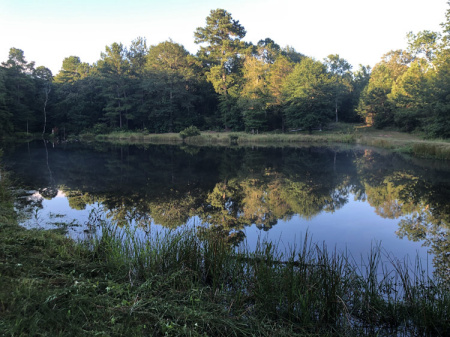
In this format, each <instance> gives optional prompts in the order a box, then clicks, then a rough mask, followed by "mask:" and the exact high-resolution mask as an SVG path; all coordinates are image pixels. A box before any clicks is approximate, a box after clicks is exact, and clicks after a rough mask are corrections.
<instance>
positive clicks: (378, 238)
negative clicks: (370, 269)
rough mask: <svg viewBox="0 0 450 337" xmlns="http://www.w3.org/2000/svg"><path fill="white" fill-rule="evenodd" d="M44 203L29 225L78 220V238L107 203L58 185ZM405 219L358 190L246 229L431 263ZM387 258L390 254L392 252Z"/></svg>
mask: <svg viewBox="0 0 450 337" xmlns="http://www.w3.org/2000/svg"><path fill="white" fill-rule="evenodd" d="M32 197H33V198H39V195H38V193H34V194H33V196H32ZM42 206H43V209H42V210H40V211H39V212H38V218H37V219H36V218H32V219H30V220H28V221H26V222H25V223H24V224H23V225H24V226H25V227H27V228H31V227H38V228H44V229H50V228H55V226H54V225H51V223H54V222H66V223H70V222H72V221H74V223H76V225H75V226H70V227H69V228H68V235H69V236H71V237H72V238H74V239H83V238H85V237H86V233H85V232H84V231H85V230H86V228H87V223H88V221H89V214H90V213H91V211H92V210H94V209H97V208H99V207H101V205H99V204H91V205H87V206H86V209H84V210H75V209H72V208H70V206H69V201H68V199H67V198H66V196H65V194H64V193H63V192H62V191H58V195H57V196H56V197H55V198H53V199H51V200H47V199H43V201H42ZM400 220H401V218H398V219H383V218H382V217H380V216H379V215H377V214H376V213H375V209H374V208H373V207H371V206H370V205H369V203H368V202H367V201H366V202H364V201H354V198H353V195H349V198H348V202H347V203H346V204H345V205H344V206H343V207H342V208H340V209H339V210H337V211H335V212H334V213H326V212H322V213H320V214H318V215H316V216H315V217H313V218H312V219H310V220H305V219H303V218H301V217H300V216H293V217H292V218H291V219H290V220H288V221H283V220H279V221H278V223H277V225H275V226H273V227H272V228H271V229H270V230H269V231H267V232H265V231H262V230H260V229H258V228H257V227H256V226H255V225H253V226H250V227H247V228H246V229H245V233H246V243H247V245H248V248H249V249H253V248H254V247H255V246H256V243H257V240H258V237H260V238H261V239H265V238H267V239H269V240H271V241H272V242H274V243H278V244H279V247H280V249H281V250H284V248H287V249H288V248H289V247H293V246H294V245H296V246H297V249H299V248H300V247H301V246H302V244H303V240H304V237H305V233H306V232H308V237H309V239H310V240H311V241H312V243H317V244H319V246H321V245H322V243H323V242H324V243H325V244H326V246H327V248H328V250H329V251H332V250H334V248H335V247H336V249H337V250H338V252H344V251H345V250H346V249H347V250H348V252H349V253H350V252H351V254H352V256H353V257H354V259H355V260H356V261H357V262H358V261H359V260H360V257H361V256H363V257H364V258H367V255H368V254H369V253H370V250H371V247H372V246H375V245H376V244H378V243H381V247H382V248H383V250H385V251H386V252H388V253H390V254H393V255H394V256H396V257H397V258H398V259H400V260H403V259H404V258H405V257H409V259H411V261H412V262H414V261H415V258H416V256H417V255H419V256H420V258H421V260H422V265H423V267H424V268H426V266H427V248H426V247H422V245H421V242H413V241H409V240H408V239H406V238H404V239H399V238H398V237H397V236H396V234H395V231H396V230H397V229H398V223H399V221H400ZM49 223H50V224H49ZM187 225H188V226H191V225H201V221H200V220H199V219H198V217H192V218H191V219H190V220H189V221H188V224H187ZM152 227H153V229H152V231H153V233H155V232H159V233H161V230H162V229H161V226H156V225H154V224H153V225H152ZM163 232H164V230H163ZM383 260H386V257H384V258H383ZM428 262H429V263H430V266H429V269H430V272H431V270H432V267H431V257H430V256H428Z"/></svg>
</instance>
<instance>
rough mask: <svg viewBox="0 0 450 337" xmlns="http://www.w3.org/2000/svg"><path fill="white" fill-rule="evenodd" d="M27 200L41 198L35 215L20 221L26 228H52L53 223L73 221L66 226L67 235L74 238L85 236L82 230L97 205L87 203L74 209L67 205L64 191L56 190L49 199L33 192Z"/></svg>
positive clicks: (54, 226)
mask: <svg viewBox="0 0 450 337" xmlns="http://www.w3.org/2000/svg"><path fill="white" fill-rule="evenodd" d="M28 199H29V200H33V201H38V200H41V199H42V209H40V210H39V211H38V213H37V215H33V216H32V217H31V219H28V220H26V221H25V222H24V223H22V226H24V227H26V228H42V229H54V228H57V227H58V226H57V225H54V223H61V222H64V223H73V226H69V227H68V228H67V230H68V235H69V236H70V237H72V238H74V239H82V238H84V237H85V233H84V230H85V229H86V225H87V223H88V220H89V214H90V212H91V211H92V210H93V209H95V208H96V207H98V205H97V204H92V205H87V206H86V209H84V210H76V209H73V208H71V207H70V206H69V200H68V199H67V197H66V195H65V193H64V192H63V191H61V190H58V194H57V195H56V196H55V197H54V198H53V199H51V200H48V199H45V198H43V197H42V196H41V195H40V194H39V192H34V193H33V194H32V195H30V196H29V197H28Z"/></svg>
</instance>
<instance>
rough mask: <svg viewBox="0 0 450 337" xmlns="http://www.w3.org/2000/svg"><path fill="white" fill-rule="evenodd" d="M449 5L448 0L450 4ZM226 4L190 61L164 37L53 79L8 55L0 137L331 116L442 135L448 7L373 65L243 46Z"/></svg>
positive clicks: (263, 45) (259, 125) (69, 61)
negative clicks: (435, 28) (429, 27)
mask: <svg viewBox="0 0 450 337" xmlns="http://www.w3.org/2000/svg"><path fill="white" fill-rule="evenodd" d="M449 4H450V2H449ZM245 35H246V30H245V28H244V27H243V26H242V25H241V24H240V23H239V21H238V20H235V19H233V17H232V15H231V14H230V13H229V12H227V11H226V10H223V9H216V10H211V12H210V15H209V16H208V17H207V18H206V23H205V26H204V27H199V28H197V29H196V30H195V32H194V37H195V42H196V43H197V44H198V45H199V51H198V52H197V54H196V55H191V54H190V53H189V52H188V51H187V50H186V49H185V48H184V47H183V46H182V45H180V44H178V43H175V42H173V41H171V40H169V41H165V42H162V43H159V44H158V45H152V46H150V47H148V46H147V43H146V39H145V38H143V37H138V38H136V39H135V40H134V41H132V42H131V44H130V45H129V46H128V47H127V46H124V45H123V44H122V43H113V44H112V45H110V46H106V48H105V51H104V52H102V53H101V56H100V59H99V60H98V61H97V62H96V63H94V64H88V63H85V62H82V60H80V58H79V57H77V56H69V57H67V58H65V59H64V60H63V62H62V68H61V70H60V71H59V73H58V74H56V75H55V76H53V74H52V73H51V71H50V70H49V69H48V68H46V67H44V66H39V67H35V63H34V62H28V61H27V60H26V58H25V54H24V51H23V50H20V49H17V48H11V49H10V52H9V58H8V60H7V61H6V62H3V63H2V64H1V66H0V134H3V135H5V134H11V133H15V134H21V133H22V134H24V133H42V134H43V135H44V134H49V133H58V132H59V133H60V134H62V133H64V135H66V134H78V133H82V132H93V133H105V132H108V131H113V130H117V129H121V130H141V131H145V132H151V133H162V132H179V131H180V130H183V129H184V128H186V127H188V126H191V125H194V126H197V127H198V128H200V129H202V130H233V131H241V130H245V131H251V132H263V131H274V130H277V131H280V132H284V131H288V130H292V129H296V130H308V131H311V130H313V129H316V128H321V127H323V126H325V125H326V124H327V123H331V122H333V121H343V122H361V121H364V122H366V123H369V124H372V125H374V126H375V127H377V128H386V127H390V128H395V129H399V130H402V131H408V132H411V131H415V130H417V131H422V132H424V133H425V134H426V135H427V136H428V137H438V138H449V137H450V118H449V117H450V57H449V56H450V49H449V47H450V9H448V10H447V13H446V22H444V23H443V24H442V32H432V31H421V32H419V33H412V32H411V33H409V34H408V36H407V38H408V44H407V48H406V49H402V50H393V51H390V52H388V53H387V54H385V55H384V56H383V57H382V58H381V61H380V62H379V63H377V64H376V65H375V66H374V67H373V69H371V68H370V67H368V66H362V65H360V66H359V69H356V70H353V68H352V65H350V64H349V63H348V62H347V61H346V60H345V59H343V58H341V57H340V56H339V55H337V54H334V55H329V56H328V57H327V58H326V59H324V60H322V61H319V60H316V59H314V58H312V57H308V56H306V55H303V54H302V53H300V52H298V51H296V50H295V49H294V48H292V47H289V46H286V47H280V46H279V45H278V44H277V43H276V42H275V41H273V40H272V39H270V38H266V39H262V40H260V41H259V42H258V43H257V44H253V43H249V42H244V41H243V38H244V37H245Z"/></svg>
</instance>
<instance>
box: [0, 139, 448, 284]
mask: <svg viewBox="0 0 450 337" xmlns="http://www.w3.org/2000/svg"><path fill="white" fill-rule="evenodd" d="M4 152H5V154H4V158H3V159H4V162H5V164H6V166H7V168H8V169H9V170H11V171H13V173H14V177H15V178H16V179H17V181H20V182H21V186H22V196H23V197H22V198H21V199H20V203H18V205H17V207H19V208H22V209H26V210H27V212H26V214H27V216H26V217H25V218H24V219H23V221H22V224H23V225H24V226H26V227H39V228H52V227H58V226H66V227H67V223H69V224H70V226H68V233H69V235H71V236H72V237H74V238H83V237H85V236H87V235H90V234H92V230H94V231H95V229H92V228H90V222H89V215H90V214H91V216H92V214H96V215H97V214H100V213H101V214H102V215H104V216H105V217H107V218H108V220H109V221H111V222H112V223H114V224H115V225H117V226H127V225H131V226H138V227H140V228H142V229H143V230H146V231H148V230H151V229H152V228H153V229H155V230H158V229H162V228H180V227H183V226H192V225H196V226H207V227H208V228H210V229H211V230H213V229H217V228H220V229H221V230H223V231H224V232H225V233H228V235H230V238H231V239H232V240H234V242H235V243H236V244H238V243H239V242H245V243H246V244H247V245H248V246H249V247H253V246H254V245H255V244H256V242H257V240H258V239H260V238H261V236H262V237H265V238H268V239H270V240H272V241H275V242H277V243H278V245H279V247H281V248H283V247H292V246H294V245H296V244H297V245H298V243H299V242H300V241H302V240H303V238H304V236H305V235H306V233H308V236H309V237H310V238H311V237H312V240H313V241H314V242H317V243H322V242H324V243H325V244H326V245H327V246H328V248H329V249H330V248H331V249H337V250H339V251H345V250H346V251H347V252H349V253H351V254H352V255H353V256H354V257H355V258H356V259H357V258H358V257H359V256H360V255H361V254H362V255H363V256H364V255H367V254H368V253H369V252H370V250H371V246H373V245H377V244H381V245H382V247H383V249H384V250H385V251H386V254H390V256H391V258H393V259H400V260H403V259H405V258H406V257H409V258H410V259H412V260H414V259H415V258H416V256H418V257H419V259H420V261H421V262H422V263H423V265H424V266H425V267H427V264H428V269H429V270H433V269H435V270H436V271H437V272H439V273H441V274H444V275H448V274H449V266H450V262H449V260H450V243H449V236H448V233H449V223H450V221H449V219H450V205H449V200H450V198H449V197H450V167H449V165H448V163H446V162H442V161H431V160H419V159H412V158H408V157H405V156H402V155H399V154H395V153H391V152H387V151H381V150H377V149H371V148H364V147H347V148H342V147H333V146H329V147H318V146H315V147H298V148H257V147H254V148H250V147H247V148H241V147H228V148H226V147H187V146H170V145H140V146H138V145H136V146H117V145H106V144H90V145H89V144H60V145H56V144H51V143H44V142H43V141H36V142H32V143H25V144H20V145H18V144H16V145H9V146H7V147H4ZM231 239H230V240H231Z"/></svg>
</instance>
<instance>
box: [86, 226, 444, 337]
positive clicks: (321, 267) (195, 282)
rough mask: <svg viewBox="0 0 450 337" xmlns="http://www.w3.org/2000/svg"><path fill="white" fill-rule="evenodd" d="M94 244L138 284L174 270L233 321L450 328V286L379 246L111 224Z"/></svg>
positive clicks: (326, 327) (178, 280)
mask: <svg viewBox="0 0 450 337" xmlns="http://www.w3.org/2000/svg"><path fill="white" fill-rule="evenodd" d="M94 251H95V253H96V254H97V256H98V257H100V258H102V259H104V261H105V263H107V264H108V265H109V266H110V267H111V268H114V269H115V270H117V271H120V273H121V274H122V275H125V276H126V277H127V278H128V282H129V283H130V284H131V285H132V286H137V287H140V286H142V285H143V284H145V283H146V282H147V281H148V280H149V279H152V278H153V277H155V275H166V277H167V278H168V279H169V280H171V281H170V283H171V287H173V289H176V290H177V291H186V287H187V288H189V289H190V290H192V289H196V291H198V292H201V295H200V294H197V297H195V298H193V299H192V301H193V302H192V304H193V305H195V303H197V302H196V301H202V302H203V301H207V302H208V303H211V304H214V305H219V306H221V307H222V309H223V310H224V312H222V315H224V314H225V316H223V317H222V318H223V319H225V320H227V319H233V320H239V321H244V322H246V321H248V322H247V323H248V324H250V323H249V322H253V320H256V321H258V320H265V321H267V320H269V321H271V322H278V321H280V322H285V323H288V324H289V326H291V327H292V329H294V330H295V329H298V331H303V332H310V333H318V332H321V331H322V332H324V331H328V332H329V331H334V332H336V333H337V334H344V332H345V331H347V332H348V331H352V332H354V333H355V334H368V335H370V334H380V335H383V334H387V335H389V334H396V335H397V334H400V335H437V336H438V335H442V336H443V335H447V334H449V333H450V319H449V309H450V297H449V289H448V287H446V286H445V285H444V284H439V283H438V282H437V281H435V280H433V279H432V278H430V277H428V276H425V274H424V273H423V271H422V269H421V266H420V265H413V266H411V265H410V264H409V263H407V262H402V263H401V262H399V261H395V260H392V261H391V263H390V266H387V265H384V264H383V262H382V258H381V256H382V250H381V247H380V246H374V247H373V248H372V251H371V254H370V255H369V256H368V257H367V258H366V259H363V260H362V262H358V263H357V262H356V261H355V260H354V259H353V258H351V257H350V256H348V255H346V254H343V253H339V252H337V251H331V252H330V251H328V249H327V247H326V246H324V245H322V246H319V245H316V244H313V243H312V242H311V241H310V240H308V238H307V237H306V238H305V239H304V241H302V242H300V243H299V246H298V247H291V248H290V249H288V250H286V251H284V252H281V251H280V249H279V247H277V246H276V245H274V244H273V243H271V242H269V241H259V242H258V244H257V246H256V247H255V248H254V249H250V248H249V247H247V246H243V247H240V248H238V249H235V248H232V247H231V246H230V245H229V244H228V242H227V240H226V238H224V237H223V236H218V235H217V233H215V232H211V231H208V230H205V229H197V230H192V229H190V230H184V231H181V232H180V231H178V232H170V231H169V232H167V233H165V234H161V233H159V234H158V235H155V236H150V237H142V236H138V235H136V233H134V232H133V231H131V230H129V229H125V230H122V231H118V230H117V229H115V228H111V227H109V226H104V227H103V232H102V235H101V236H100V237H98V238H97V239H96V242H95V245H94ZM247 323H246V324H247Z"/></svg>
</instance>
